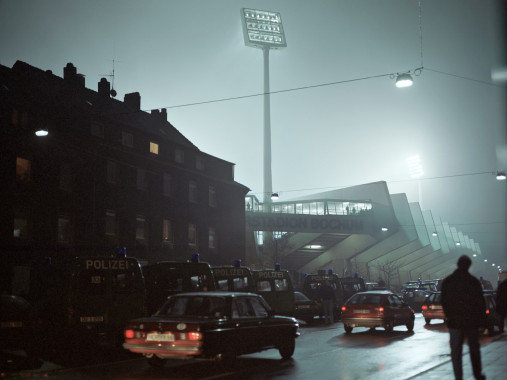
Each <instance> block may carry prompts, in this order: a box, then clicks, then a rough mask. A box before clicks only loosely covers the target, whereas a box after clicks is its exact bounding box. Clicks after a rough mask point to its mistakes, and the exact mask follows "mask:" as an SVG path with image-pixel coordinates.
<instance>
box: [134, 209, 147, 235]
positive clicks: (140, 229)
mask: <svg viewBox="0 0 507 380" xmlns="http://www.w3.org/2000/svg"><path fill="white" fill-rule="evenodd" d="M145 238H146V219H145V218H144V215H136V239H140V240H144V239H145Z"/></svg>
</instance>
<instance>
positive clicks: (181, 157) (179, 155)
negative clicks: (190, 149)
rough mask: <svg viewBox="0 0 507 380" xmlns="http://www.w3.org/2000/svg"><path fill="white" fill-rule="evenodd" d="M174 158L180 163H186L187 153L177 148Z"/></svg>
mask: <svg viewBox="0 0 507 380" xmlns="http://www.w3.org/2000/svg"><path fill="white" fill-rule="evenodd" d="M174 160H175V161H176V162H177V163H179V164H182V163H184V162H185V153H184V152H183V151H182V150H181V149H176V150H175V151H174Z"/></svg>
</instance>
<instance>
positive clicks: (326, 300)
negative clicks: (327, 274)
mask: <svg viewBox="0 0 507 380" xmlns="http://www.w3.org/2000/svg"><path fill="white" fill-rule="evenodd" d="M320 301H321V302H322V308H323V311H324V316H325V318H326V323H327V324H331V323H334V315H333V314H334V308H335V304H336V294H335V291H334V289H333V287H332V286H331V283H330V282H329V280H325V281H324V283H323V284H322V286H321V287H320Z"/></svg>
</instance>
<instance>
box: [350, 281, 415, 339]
mask: <svg viewBox="0 0 507 380" xmlns="http://www.w3.org/2000/svg"><path fill="white" fill-rule="evenodd" d="M414 319H415V316H414V310H412V308H411V307H410V306H409V305H407V304H406V303H405V302H403V300H402V299H401V298H400V297H398V296H397V295H396V294H394V293H392V292H390V291H388V290H374V291H367V292H361V293H356V294H355V295H353V296H352V297H351V298H349V299H348V301H347V302H346V303H345V304H344V305H343V306H342V322H343V326H344V328H345V332H346V333H351V332H352V329H353V328H354V327H369V328H373V329H374V328H376V327H382V328H384V330H385V331H386V333H389V332H391V331H392V330H393V328H394V327H395V326H400V325H405V326H406V327H407V329H408V331H412V330H413V329H414Z"/></svg>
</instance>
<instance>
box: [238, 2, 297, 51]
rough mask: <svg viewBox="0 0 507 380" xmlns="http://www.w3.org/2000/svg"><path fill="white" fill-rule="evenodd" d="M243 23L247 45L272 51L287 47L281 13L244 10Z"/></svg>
mask: <svg viewBox="0 0 507 380" xmlns="http://www.w3.org/2000/svg"><path fill="white" fill-rule="evenodd" d="M241 21H242V24H243V36H244V38H245V45H247V46H253V47H259V48H264V47H267V48H270V49H277V48H282V47H286V46H287V41H286V40H285V34H284V32H283V25H282V16H280V13H278V12H269V11H259V10H255V9H250V8H242V9H241Z"/></svg>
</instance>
